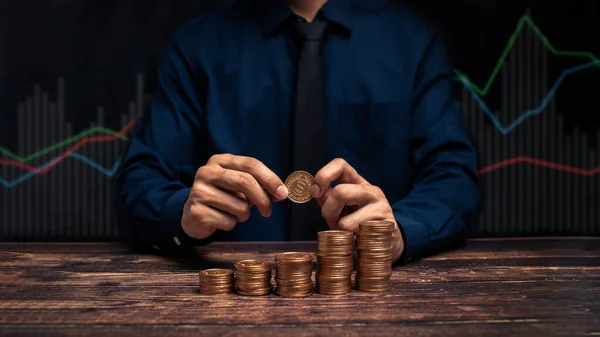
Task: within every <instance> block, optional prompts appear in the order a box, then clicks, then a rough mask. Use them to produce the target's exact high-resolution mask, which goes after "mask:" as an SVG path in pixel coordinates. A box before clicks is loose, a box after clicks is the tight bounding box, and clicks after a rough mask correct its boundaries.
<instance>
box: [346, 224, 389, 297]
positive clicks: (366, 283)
mask: <svg viewBox="0 0 600 337" xmlns="http://www.w3.org/2000/svg"><path fill="white" fill-rule="evenodd" d="M394 228H395V224H394V223H393V222H391V221H365V222H362V223H360V225H359V231H358V232H356V242H355V246H356V285H357V288H358V290H360V291H370V292H383V291H388V290H389V289H390V278H391V276H392V232H393V231H394Z"/></svg>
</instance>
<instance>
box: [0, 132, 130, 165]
mask: <svg viewBox="0 0 600 337" xmlns="http://www.w3.org/2000/svg"><path fill="white" fill-rule="evenodd" d="M96 132H98V133H104V134H107V135H110V136H115V135H117V134H118V131H114V130H111V129H107V128H103V127H100V126H97V127H93V128H91V129H88V130H84V131H82V132H81V133H79V134H76V135H74V136H71V137H69V138H67V139H64V140H62V141H60V142H58V143H56V144H53V145H50V146H49V147H46V148H44V149H41V150H39V151H37V152H35V153H32V154H30V155H28V156H19V155H18V154H14V153H12V152H10V151H9V150H7V149H5V148H3V147H0V153H2V154H3V155H5V156H6V157H8V158H10V159H12V160H16V161H19V162H21V163H26V162H29V161H32V160H33V159H35V158H37V157H40V156H43V155H44V154H46V153H48V152H52V151H54V150H56V149H59V148H61V147H64V146H67V145H70V144H73V143H75V142H77V141H79V140H80V139H83V138H85V137H87V136H89V135H91V134H93V133H96ZM119 138H120V139H122V140H128V138H127V136H125V135H119Z"/></svg>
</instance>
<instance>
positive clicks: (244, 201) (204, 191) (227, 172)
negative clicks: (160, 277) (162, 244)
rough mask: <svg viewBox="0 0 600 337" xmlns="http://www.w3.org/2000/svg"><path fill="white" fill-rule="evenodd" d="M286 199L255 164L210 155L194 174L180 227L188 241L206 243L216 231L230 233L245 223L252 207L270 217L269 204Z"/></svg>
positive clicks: (278, 184) (269, 175) (272, 178)
mask: <svg viewBox="0 0 600 337" xmlns="http://www.w3.org/2000/svg"><path fill="white" fill-rule="evenodd" d="M287 196H288V191H287V188H286V187H285V185H284V183H283V182H282V181H281V179H279V177H278V176H277V175H276V174H275V173H273V171H271V170H270V169H269V168H267V167H266V166H265V165H264V164H263V163H261V162H260V161H259V160H257V159H254V158H250V157H242V156H235V155H231V154H219V155H214V156H212V157H211V158H210V160H209V161H208V162H207V163H206V165H205V166H202V167H200V168H199V169H198V171H197V172H196V178H195V180H194V184H193V186H192V189H191V191H190V194H189V197H188V199H187V201H186V203H185V206H184V209H183V215H182V217H181V227H182V228H183V230H184V231H185V233H186V234H187V235H189V236H190V237H192V238H195V239H206V238H208V237H209V236H211V235H212V234H213V233H214V232H215V231H216V230H217V229H220V230H224V231H230V230H232V229H233V228H234V227H235V226H236V225H237V223H238V222H245V221H246V220H248V218H249V217H250V209H251V208H252V207H253V206H256V208H257V209H258V210H259V212H260V214H261V215H262V216H264V217H270V216H271V213H272V202H274V201H280V200H283V199H285V198H287Z"/></svg>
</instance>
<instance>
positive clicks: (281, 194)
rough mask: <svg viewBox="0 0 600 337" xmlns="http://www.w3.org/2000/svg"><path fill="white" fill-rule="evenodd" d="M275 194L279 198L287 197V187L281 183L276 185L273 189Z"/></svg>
mask: <svg viewBox="0 0 600 337" xmlns="http://www.w3.org/2000/svg"><path fill="white" fill-rule="evenodd" d="M275 195H277V197H278V198H279V199H285V198H287V196H288V191H287V188H286V187H285V186H283V185H281V186H279V187H277V190H276V191H275Z"/></svg>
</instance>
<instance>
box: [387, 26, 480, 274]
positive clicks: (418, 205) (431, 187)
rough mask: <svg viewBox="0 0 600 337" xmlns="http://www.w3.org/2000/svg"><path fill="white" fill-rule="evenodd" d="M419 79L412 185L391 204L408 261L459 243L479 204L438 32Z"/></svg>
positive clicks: (474, 172) (474, 173)
mask: <svg viewBox="0 0 600 337" xmlns="http://www.w3.org/2000/svg"><path fill="white" fill-rule="evenodd" d="M416 78H417V80H416V83H415V87H414V90H413V92H414V96H413V109H414V110H413V125H412V136H411V144H412V161H413V165H414V169H415V170H414V180H413V186H412V190H411V192H410V193H409V194H408V196H407V197H406V198H404V199H403V200H400V201H398V202H396V203H394V204H393V205H392V209H393V212H394V216H395V218H396V220H397V221H398V223H399V225H400V229H401V231H402V236H403V238H404V239H405V251H404V254H403V255H402V257H401V261H403V262H406V261H408V260H410V259H412V258H414V257H417V256H422V255H426V254H431V253H434V252H437V251H440V250H443V249H447V248H449V247H451V246H453V245H455V244H457V243H460V242H461V241H462V239H463V238H464V237H465V235H466V232H467V224H468V222H469V220H468V219H469V217H470V216H472V215H473V213H474V212H475V211H476V208H477V207H478V204H479V187H478V177H477V158H476V153H475V150H474V148H473V146H472V145H471V144H470V142H469V139H468V137H467V135H466V131H465V128H464V124H463V119H462V115H461V113H460V109H459V105H458V102H457V101H456V100H455V99H454V97H453V94H452V85H453V76H452V72H451V69H450V66H449V64H448V61H447V58H446V54H445V50H444V46H443V43H442V42H441V41H440V38H439V37H438V36H437V35H435V36H433V37H432V38H431V39H430V41H429V43H428V46H427V49H426V51H425V53H424V55H423V58H422V59H421V62H420V64H419V68H418V70H417V76H416Z"/></svg>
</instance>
